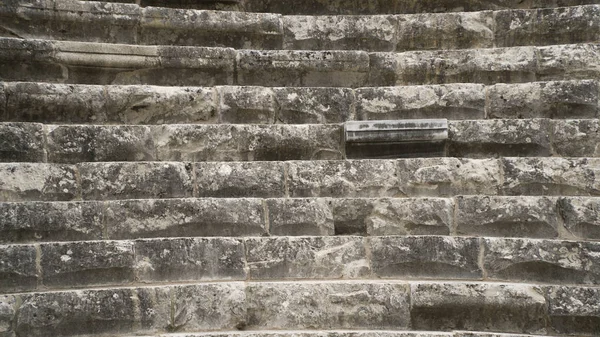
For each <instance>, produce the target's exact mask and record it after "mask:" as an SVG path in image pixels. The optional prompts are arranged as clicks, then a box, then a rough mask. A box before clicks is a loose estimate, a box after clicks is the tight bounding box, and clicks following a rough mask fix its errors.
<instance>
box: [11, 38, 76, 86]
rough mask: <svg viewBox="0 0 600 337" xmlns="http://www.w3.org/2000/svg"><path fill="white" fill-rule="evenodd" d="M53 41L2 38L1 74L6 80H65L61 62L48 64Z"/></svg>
mask: <svg viewBox="0 0 600 337" xmlns="http://www.w3.org/2000/svg"><path fill="white" fill-rule="evenodd" d="M52 53H53V46H52V43H51V42H49V41H44V40H22V39H13V38H0V60H1V62H0V74H1V77H2V80H4V81H32V82H37V81H44V79H47V78H48V77H50V78H53V79H54V81H65V80H66V77H65V73H64V69H63V68H62V67H61V66H60V65H59V64H55V63H52V64H48V62H47V60H49V59H50V58H51V55H52Z"/></svg>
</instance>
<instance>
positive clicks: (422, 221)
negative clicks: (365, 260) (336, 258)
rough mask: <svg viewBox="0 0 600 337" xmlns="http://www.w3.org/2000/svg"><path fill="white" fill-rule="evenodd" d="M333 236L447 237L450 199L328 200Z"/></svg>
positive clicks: (451, 216) (451, 225) (451, 220)
mask: <svg viewBox="0 0 600 337" xmlns="http://www.w3.org/2000/svg"><path fill="white" fill-rule="evenodd" d="M331 202H332V203H333V219H334V224H335V234H336V235H348V234H350V235H371V236H379V235H448V234H450V231H451V229H452V227H453V222H454V220H453V211H454V202H453V201H452V199H441V198H439V199H435V198H408V199H337V198H336V199H332V200H331Z"/></svg>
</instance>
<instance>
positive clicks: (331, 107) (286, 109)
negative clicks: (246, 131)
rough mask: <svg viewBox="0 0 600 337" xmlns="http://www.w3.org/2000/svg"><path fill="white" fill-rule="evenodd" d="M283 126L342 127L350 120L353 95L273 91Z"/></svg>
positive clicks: (328, 90) (343, 91) (310, 90)
mask: <svg viewBox="0 0 600 337" xmlns="http://www.w3.org/2000/svg"><path fill="white" fill-rule="evenodd" d="M273 91H274V93H275V100H276V102H277V106H278V108H279V111H278V115H277V119H278V120H279V121H281V122H282V123H284V124H305V123H311V124H328V123H342V122H345V121H347V120H352V119H354V92H353V91H352V90H351V89H346V88H319V87H313V88H286V87H284V88H273Z"/></svg>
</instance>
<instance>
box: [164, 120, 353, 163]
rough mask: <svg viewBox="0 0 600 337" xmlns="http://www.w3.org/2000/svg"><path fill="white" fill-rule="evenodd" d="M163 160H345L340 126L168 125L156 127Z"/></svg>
mask: <svg viewBox="0 0 600 337" xmlns="http://www.w3.org/2000/svg"><path fill="white" fill-rule="evenodd" d="M154 133H155V143H156V147H157V157H158V159H159V160H177V161H180V160H189V161H254V160H256V161H273V160H322V159H341V158H342V149H341V147H342V128H341V126H339V125H168V126H157V127H155V128H154Z"/></svg>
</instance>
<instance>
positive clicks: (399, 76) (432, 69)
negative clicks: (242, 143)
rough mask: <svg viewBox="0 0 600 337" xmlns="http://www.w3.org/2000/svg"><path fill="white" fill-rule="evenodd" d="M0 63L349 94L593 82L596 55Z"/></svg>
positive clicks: (204, 56) (51, 47)
mask: <svg viewBox="0 0 600 337" xmlns="http://www.w3.org/2000/svg"><path fill="white" fill-rule="evenodd" d="M432 60H433V61H434V62H432ZM0 61H1V62H0V79H1V80H4V81H33V82H37V81H41V82H58V83H71V84H77V83H79V84H152V85H173V86H214V85H262V86H287V87H302V86H309V87H353V88H354V87H361V86H395V85H420V84H445V83H465V82H473V83H484V84H494V83H523V82H534V81H552V80H576V79H596V78H597V77H598V76H599V75H598V73H599V69H600V66H599V65H598V64H599V63H600V48H599V45H597V44H578V45H556V46H548V47H512V48H492V49H472V50H448V51H416V52H404V53H367V52H364V51H287V50H284V51H258V50H238V51H236V50H234V49H230V48H208V47H177V46H133V45H116V44H102V43H88V42H71V41H46V40H21V39H12V38H0Z"/></svg>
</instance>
